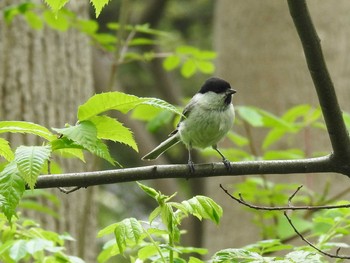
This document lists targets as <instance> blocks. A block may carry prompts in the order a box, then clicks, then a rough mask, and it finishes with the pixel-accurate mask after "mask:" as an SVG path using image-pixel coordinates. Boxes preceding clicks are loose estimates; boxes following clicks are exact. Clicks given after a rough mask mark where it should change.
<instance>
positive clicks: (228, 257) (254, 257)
mask: <svg viewBox="0 0 350 263" xmlns="http://www.w3.org/2000/svg"><path fill="white" fill-rule="evenodd" d="M212 261H213V262H215V263H227V262H266V261H264V258H263V257H262V256H260V255H259V254H258V253H255V252H250V251H248V250H246V249H236V248H228V249H224V250H220V251H218V252H216V253H215V255H214V256H213V258H212ZM298 262H301V261H298Z"/></svg>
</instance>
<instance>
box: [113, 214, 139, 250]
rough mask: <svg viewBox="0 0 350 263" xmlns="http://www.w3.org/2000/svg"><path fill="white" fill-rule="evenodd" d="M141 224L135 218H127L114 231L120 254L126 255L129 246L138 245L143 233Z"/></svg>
mask: <svg viewBox="0 0 350 263" xmlns="http://www.w3.org/2000/svg"><path fill="white" fill-rule="evenodd" d="M143 232H144V231H143V228H142V225H141V223H140V222H139V221H138V220H137V219H135V218H127V219H124V220H123V221H121V222H119V223H118V224H117V226H116V228H115V230H114V234H115V237H116V242H117V245H118V248H119V251H120V253H122V254H123V253H124V250H125V248H126V247H127V246H130V245H135V244H138V242H139V240H140V238H141V235H142V233H143Z"/></svg>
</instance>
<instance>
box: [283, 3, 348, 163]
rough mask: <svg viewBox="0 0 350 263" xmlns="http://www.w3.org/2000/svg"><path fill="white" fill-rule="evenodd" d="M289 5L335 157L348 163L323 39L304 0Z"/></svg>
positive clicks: (346, 137)
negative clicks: (323, 48)
mask: <svg viewBox="0 0 350 263" xmlns="http://www.w3.org/2000/svg"><path fill="white" fill-rule="evenodd" d="M288 6H289V11H290V14H291V16H292V18H293V22H294V25H295V27H296V29H297V32H298V34H299V37H300V40H301V43H302V45H303V49H304V53H305V58H306V62H307V65H308V67H309V71H310V74H311V77H312V80H313V82H314V85H315V88H316V92H317V96H318V99H319V102H320V106H321V109H322V113H323V116H324V119H325V122H326V126H327V130H328V134H329V137H330V140H331V144H332V148H333V151H334V157H335V159H339V161H340V162H341V165H344V166H348V163H349V160H350V139H349V135H348V132H347V129H346V126H345V123H344V121H343V117H342V112H341V110H340V107H339V103H338V99H337V95H336V93H335V90H334V86H333V83H332V80H331V77H330V75H329V72H328V69H327V66H326V63H325V60H324V57H323V53H322V48H321V44H320V39H319V38H318V36H317V32H316V30H315V27H314V25H313V23H312V20H311V17H310V14H309V10H308V8H307V5H306V2H305V0H298V1H294V0H288Z"/></svg>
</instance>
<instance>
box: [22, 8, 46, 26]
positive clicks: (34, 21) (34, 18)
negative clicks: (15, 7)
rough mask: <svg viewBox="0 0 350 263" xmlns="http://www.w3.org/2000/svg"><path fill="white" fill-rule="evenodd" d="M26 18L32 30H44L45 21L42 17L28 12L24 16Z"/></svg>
mask: <svg viewBox="0 0 350 263" xmlns="http://www.w3.org/2000/svg"><path fill="white" fill-rule="evenodd" d="M24 17H25V19H26V21H27V23H28V24H29V25H30V26H31V28H33V29H36V30H40V29H42V28H43V26H44V24H43V21H41V19H40V17H39V16H38V15H37V14H36V13H34V12H32V11H28V12H26V13H25V14H24Z"/></svg>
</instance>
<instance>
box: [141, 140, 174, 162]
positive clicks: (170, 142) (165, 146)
mask: <svg viewBox="0 0 350 263" xmlns="http://www.w3.org/2000/svg"><path fill="white" fill-rule="evenodd" d="M179 141H180V139H179V137H178V136H176V135H173V136H171V137H169V138H168V139H167V140H165V141H164V142H162V143H161V144H159V145H158V146H157V147H156V148H155V149H154V150H152V151H151V152H150V153H148V154H146V155H145V156H143V157H142V160H155V159H157V158H158V157H159V156H160V155H161V154H162V153H163V152H165V151H166V150H168V149H169V148H170V147H172V146H174V145H175V144H177V143H178V142H179Z"/></svg>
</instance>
